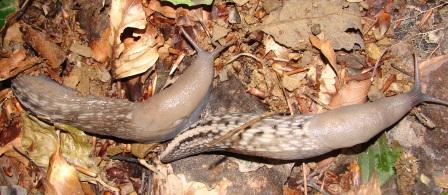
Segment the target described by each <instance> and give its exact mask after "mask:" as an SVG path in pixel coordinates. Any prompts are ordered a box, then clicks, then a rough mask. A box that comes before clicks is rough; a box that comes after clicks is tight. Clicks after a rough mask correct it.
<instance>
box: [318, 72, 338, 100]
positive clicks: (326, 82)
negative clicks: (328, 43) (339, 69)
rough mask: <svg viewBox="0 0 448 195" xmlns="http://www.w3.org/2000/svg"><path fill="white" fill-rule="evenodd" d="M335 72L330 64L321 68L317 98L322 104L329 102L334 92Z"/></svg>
mask: <svg viewBox="0 0 448 195" xmlns="http://www.w3.org/2000/svg"><path fill="white" fill-rule="evenodd" d="M335 84H336V74H335V73H334V71H333V69H332V68H331V66H330V65H327V66H325V68H324V69H323V70H322V75H321V77H320V86H319V89H320V91H319V100H320V101H322V102H323V103H324V104H328V103H330V100H331V97H332V96H333V94H335V93H336V87H335Z"/></svg>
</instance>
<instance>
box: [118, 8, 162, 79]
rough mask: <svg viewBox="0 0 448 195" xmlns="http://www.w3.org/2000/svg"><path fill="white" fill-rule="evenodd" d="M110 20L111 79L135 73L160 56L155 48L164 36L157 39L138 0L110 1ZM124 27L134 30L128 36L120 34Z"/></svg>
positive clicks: (154, 30) (145, 68) (150, 64)
mask: <svg viewBox="0 0 448 195" xmlns="http://www.w3.org/2000/svg"><path fill="white" fill-rule="evenodd" d="M110 21H111V37H110V39H111V40H113V52H112V53H113V56H112V60H113V66H114V69H113V73H114V78H115V79H120V78H125V77H129V76H134V75H137V74H140V73H143V72H145V71H147V70H148V69H149V68H151V67H152V66H153V65H154V64H155V62H156V61H157V59H158V58H159V54H158V53H157V49H158V48H159V47H160V46H161V45H163V44H160V42H163V38H159V39H157V36H158V34H157V30H156V29H155V28H154V27H152V26H149V25H148V26H147V21H146V15H145V11H144V8H143V5H142V3H141V1H140V0H125V1H121V0H113V1H112V5H111V11H110ZM124 29H137V30H134V31H132V33H131V35H130V37H122V36H121V35H122V33H123V31H124ZM122 39H123V41H122Z"/></svg>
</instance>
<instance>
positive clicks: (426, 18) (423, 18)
mask: <svg viewBox="0 0 448 195" xmlns="http://www.w3.org/2000/svg"><path fill="white" fill-rule="evenodd" d="M432 10H434V9H430V10H429V11H427V12H426V13H425V14H423V16H422V19H421V20H420V22H419V23H418V25H419V26H420V27H421V26H423V25H425V24H426V22H428V19H429V18H430V17H431V16H432Z"/></svg>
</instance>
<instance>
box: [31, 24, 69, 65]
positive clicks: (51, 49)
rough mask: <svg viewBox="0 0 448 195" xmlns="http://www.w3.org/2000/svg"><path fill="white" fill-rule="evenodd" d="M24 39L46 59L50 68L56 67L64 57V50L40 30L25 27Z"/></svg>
mask: <svg viewBox="0 0 448 195" xmlns="http://www.w3.org/2000/svg"><path fill="white" fill-rule="evenodd" d="M25 29H26V30H25V36H24V38H25V41H26V42H27V43H28V44H30V45H31V47H33V49H34V50H36V51H37V53H39V55H40V56H41V57H43V58H45V59H47V62H48V64H49V65H50V66H51V67H52V68H58V67H59V65H61V64H62V63H63V62H64V61H65V59H66V57H65V53H64V51H63V50H62V49H61V48H60V47H59V46H58V45H56V44H55V43H53V42H51V41H49V40H50V39H49V38H48V37H47V36H46V35H45V34H44V33H43V32H41V31H38V30H35V29H33V28H31V27H28V28H25Z"/></svg>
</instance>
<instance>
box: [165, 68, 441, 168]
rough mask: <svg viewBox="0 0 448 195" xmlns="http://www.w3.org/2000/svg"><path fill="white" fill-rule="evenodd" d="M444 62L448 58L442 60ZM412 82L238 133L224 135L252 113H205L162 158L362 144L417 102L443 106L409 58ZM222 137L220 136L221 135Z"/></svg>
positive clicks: (310, 152)
mask: <svg viewBox="0 0 448 195" xmlns="http://www.w3.org/2000/svg"><path fill="white" fill-rule="evenodd" d="M447 62H448V61H447ZM414 68H415V85H414V87H413V89H412V90H411V91H410V92H407V93H404V94H400V95H396V96H393V97H387V98H383V99H380V100H378V101H375V102H370V103H365V104H360V105H351V106H345V107H341V108H338V109H334V110H331V111H327V112H325V113H321V114H315V115H298V116H279V115H274V116H268V117H266V118H263V119H262V120H260V121H258V122H257V123H255V124H252V125H250V126H249V127H247V128H245V129H244V130H242V132H240V133H239V134H236V135H232V136H230V137H227V139H224V140H222V141H218V142H217V141H216V140H221V139H222V138H223V136H224V135H226V134H227V133H228V132H231V131H232V130H234V129H236V128H239V127H240V126H242V125H243V124H246V123H247V122H248V121H250V120H252V119H253V118H256V117H257V116H258V115H254V114H227V115H219V116H210V118H207V119H205V120H204V121H203V122H202V123H201V125H202V126H199V127H197V128H194V129H190V130H188V131H185V132H183V133H181V134H180V135H178V136H177V137H176V138H174V140H173V141H171V142H170V143H169V144H168V146H167V147H166V149H165V150H164V151H163V152H162V153H161V155H160V158H161V160H162V161H163V162H170V161H174V160H177V159H180V158H185V157H187V156H191V155H195V154H199V153H203V152H212V151H226V152H232V153H239V154H243V155H251V156H260V157H267V158H274V159H283V160H293V159H303V158H309V157H314V156H318V155H321V154H324V153H326V152H329V151H331V150H335V149H339V148H345V147H351V146H354V145H356V144H359V143H363V142H366V141H368V140H369V139H371V138H372V137H374V136H375V135H377V134H378V133H380V132H381V131H383V130H384V129H386V128H388V127H390V126H392V125H393V124H394V123H396V122H397V121H399V120H400V119H401V118H403V116H405V115H406V114H407V113H408V112H409V111H410V110H411V109H412V107H414V106H416V105H418V104H420V103H422V102H433V103H439V104H442V105H448V104H447V102H446V101H443V100H439V99H436V98H433V97H430V96H428V95H426V94H424V93H422V91H421V86H420V85H421V83H420V75H419V70H418V67H417V66H416V63H415V62H414ZM224 137H225V136H224Z"/></svg>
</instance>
